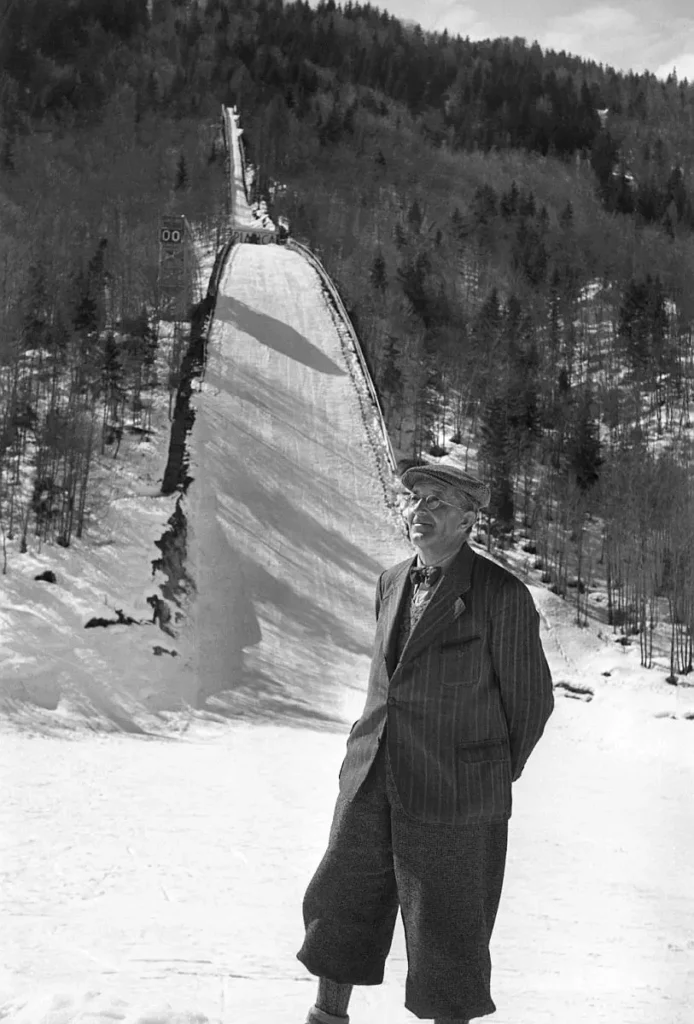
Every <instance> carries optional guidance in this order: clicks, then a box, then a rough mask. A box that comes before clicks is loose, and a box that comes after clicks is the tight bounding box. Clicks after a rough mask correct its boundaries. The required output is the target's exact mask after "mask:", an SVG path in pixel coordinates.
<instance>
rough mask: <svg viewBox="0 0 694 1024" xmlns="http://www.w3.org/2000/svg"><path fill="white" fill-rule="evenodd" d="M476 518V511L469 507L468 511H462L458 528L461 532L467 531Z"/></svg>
mask: <svg viewBox="0 0 694 1024" xmlns="http://www.w3.org/2000/svg"><path fill="white" fill-rule="evenodd" d="M476 519H477V513H476V512H475V511H474V510H473V509H470V511H469V512H465V513H464V515H463V518H462V520H461V523H460V528H461V530H462V531H463V533H467V532H468V531H469V530H471V529H472V527H473V526H474V525H475V520H476Z"/></svg>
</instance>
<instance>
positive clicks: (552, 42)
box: [373, 0, 694, 82]
mask: <svg viewBox="0 0 694 1024" xmlns="http://www.w3.org/2000/svg"><path fill="white" fill-rule="evenodd" d="M373 5H374V6H375V7H379V8H380V9H384V8H385V9H386V10H387V11H389V12H390V13H391V14H394V15H395V16H396V17H397V18H401V19H403V20H409V21H418V22H419V23H420V24H421V25H422V26H423V28H427V29H436V30H438V31H441V32H442V31H443V30H444V28H447V29H448V31H449V32H452V33H454V34H455V33H460V35H461V36H470V38H471V39H486V38H492V39H494V38H497V37H498V36H511V37H512V36H523V37H524V38H525V39H526V40H527V41H528V43H532V42H533V40H534V39H537V41H538V43H539V44H540V46H542V47H543V49H552V50H566V51H567V52H569V53H573V54H575V55H576V56H579V57H586V58H590V59H592V60H595V61H597V62H598V63H602V64H609V65H611V66H612V67H614V68H616V69H617V70H618V71H628V70H630V69H631V70H633V71H646V70H648V71H651V72H653V73H654V74H656V75H658V76H659V77H663V78H666V77H667V75H668V74H669V72H670V71H671V70H672V68H673V65H676V67H677V75H678V78H680V79H682V78H688V79H689V81H690V82H694V4H693V3H692V0H655V2H654V0H624V2H622V3H606V4H601V3H595V2H593V3H585V4H581V2H580V0H475V2H474V3H459V2H457V0H373Z"/></svg>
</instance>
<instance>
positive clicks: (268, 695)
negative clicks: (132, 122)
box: [187, 108, 408, 720]
mask: <svg viewBox="0 0 694 1024" xmlns="http://www.w3.org/2000/svg"><path fill="white" fill-rule="evenodd" d="M223 121H224V126H225V136H226V140H227V152H228V154H229V168H228V172H229V173H228V177H229V182H230V191H231V195H230V207H231V212H232V224H231V229H232V234H231V240H232V246H231V248H230V251H229V255H228V257H227V259H226V262H225V264H224V268H223V271H222V273H221V277H220V281H219V285H218V290H217V299H216V306H215V311H214V319H213V322H212V325H211V330H210V332H209V338H208V344H207V351H208V356H207V365H206V369H205V374H204V381H203V384H202V387H201V390H200V392H199V393H198V395H197V397H196V399H195V427H194V429H193V432H192V436H191V439H190V466H191V469H190V472H191V475H192V476H193V477H194V479H195V483H194V486H193V487H192V488H191V490H190V492H189V500H188V503H187V517H188V529H189V562H188V568H189V572H190V574H191V576H192V578H193V579H194V580H195V585H196V590H197V598H196V600H195V601H194V603H193V616H194V629H195V633H194V635H195V642H194V650H195V652H196V657H197V666H196V671H195V677H196V678H197V680H198V681H199V683H200V686H201V689H202V691H203V694H204V695H208V696H213V695H214V694H215V693H216V692H219V691H225V692H224V694H223V698H222V697H220V698H219V699H220V700H222V702H223V706H224V708H225V709H226V710H227V711H228V712H231V713H236V712H243V714H244V715H248V716H250V717H253V718H256V717H264V716H273V717H276V716H277V715H278V714H279V713H284V714H285V715H289V717H292V716H298V717H299V718H301V717H309V718H317V717H321V716H323V715H325V714H326V711H325V709H326V708H329V709H330V711H329V716H330V717H331V718H333V720H334V719H335V718H337V719H338V720H344V717H345V716H347V717H348V715H349V713H351V711H350V709H351V708H352V707H357V705H359V701H360V700H361V699H362V694H363V686H364V680H365V678H366V677H367V675H368V659H369V655H370V644H371V640H372V632H373V622H372V616H370V613H371V612H372V608H373V595H374V587H375V582H376V579H377V577H378V575H379V574H380V572H381V571H382V570H383V568H385V567H386V565H388V564H392V562H393V561H395V560H397V559H398V558H402V557H405V556H406V555H407V553H408V547H407V545H406V543H405V540H404V536H403V532H402V528H401V526H400V525H399V523H398V519H397V517H396V515H395V513H394V512H393V511H392V510H389V508H388V506H387V504H386V501H387V499H388V493H389V485H390V483H391V481H392V478H393V475H392V470H393V469H394V458H393V453H392V449H391V448H390V443H389V441H388V437H387V432H386V430H385V426H384V424H383V419H382V416H381V413H380V409H379V407H378V403H377V399H376V397H375V393H374V392H373V386H372V384H371V381H370V379H369V377H368V372H367V370H366V367H365V364H364V362H363V358H362V356H361V352H360V349H359V343H358V341H357V339H356V337H355V336H354V332H353V331H352V329H351V326H350V325H349V321H348V318H347V315H346V313H345V312H344V310H343V309H342V307H341V302H340V299H339V296H338V295H337V293H336V291H335V289H334V287H333V286H332V283H331V282H330V281H329V279H328V277H327V274H326V273H325V271H324V270H323V268H322V267H321V266H320V263H319V262H318V260H317V259H316V258H315V257H314V256H313V255H312V254H311V253H310V252H309V251H308V250H306V249H305V248H304V247H303V246H299V245H296V244H295V243H289V244H288V245H278V244H264V243H275V242H276V240H277V232H276V229H275V226H274V225H273V224H272V222H271V221H270V219H269V217H267V215H265V214H264V213H262V212H260V213H257V212H256V211H254V210H253V209H251V207H250V205H249V203H248V199H247V194H246V185H245V170H244V165H243V158H242V154H241V149H240V145H239V128H238V123H237V115H236V114H235V112H234V111H233V110H230V109H228V108H226V109H225V110H224V112H223ZM242 238H248V239H250V240H252V242H253V243H258V244H249V243H247V242H243V241H241V239H242ZM350 694H352V695H353V698H350V696H349V695H350ZM345 702H347V703H348V704H349V709H347V708H344V707H343V704H344V703H345ZM360 710H361V705H359V707H358V710H357V711H356V715H358V714H359V712H360Z"/></svg>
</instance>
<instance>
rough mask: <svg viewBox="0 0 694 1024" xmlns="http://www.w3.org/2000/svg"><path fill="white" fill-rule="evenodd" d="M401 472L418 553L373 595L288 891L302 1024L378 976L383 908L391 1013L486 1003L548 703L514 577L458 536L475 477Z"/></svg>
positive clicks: (525, 604)
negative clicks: (296, 934) (339, 736)
mask: <svg viewBox="0 0 694 1024" xmlns="http://www.w3.org/2000/svg"><path fill="white" fill-rule="evenodd" d="M402 482H403V485H404V486H405V488H406V489H407V491H408V492H409V493H408V495H407V498H406V510H405V516H406V519H407V524H408V528H409V534H410V540H411V541H412V543H413V544H414V547H415V549H416V551H417V555H416V557H415V558H411V559H407V560H406V561H404V562H401V563H400V564H399V565H396V566H394V567H393V568H391V569H388V570H386V572H384V573H383V574H382V575H381V577H380V578H379V580H378V585H377V588H376V620H377V626H376V639H375V647H374V654H373V660H372V665H371V674H370V677H369V686H368V693H367V698H366V704H365V707H364V711H363V712H362V715H361V718H360V719H359V720H358V721H357V722H355V723H354V725H353V726H352V730H351V732H350V735H349V739H348V741H347V751H346V756H345V759H344V762H343V765H342V768H341V770H340V780H339V787H340V791H339V795H338V799H337V804H336V807H335V813H334V817H333V823H332V827H331V831H330V839H329V844H328V849H327V851H326V854H325V856H324V857H323V859H322V861H321V863H320V865H319V867H318V869H317V871H316V873H315V875H314V877H313V879H312V880H311V882H310V884H309V887H308V889H307V892H306V895H305V897H304V905H303V911H304V923H305V926H306V935H305V939H304V943H303V945H302V948H301V950H300V951H299V953H298V954H297V955H298V958H299V959H300V960H301V961H302V963H304V964H305V966H306V967H307V968H308V970H309V971H310V972H311V973H312V974H315V975H316V976H317V977H318V978H319V985H318V996H317V999H316V1003H315V1006H313V1007H312V1008H311V1010H310V1011H309V1015H308V1019H307V1024H348V1022H349V1017H348V1016H347V1008H348V1004H349V999H350V995H351V992H352V987H353V986H354V985H378V984H380V983H381V981H382V980H383V971H384V965H385V960H386V957H387V955H388V952H389V950H390V945H391V941H392V936H393V930H394V926H395V920H396V917H397V911H398V908H400V910H401V913H402V918H403V925H404V929H405V938H406V945H407V960H408V974H407V982H406V993H405V1005H406V1007H407V1008H408V1009H409V1010H410V1011H411V1012H412V1013H414V1014H415V1016H417V1017H419V1018H420V1019H433V1020H435V1021H436V1022H437V1024H467V1022H469V1021H470V1019H471V1018H473V1017H482V1016H485V1015H487V1014H490V1013H493V1012H494V1011H495V1009H496V1007H495V1005H494V1003H493V1001H492V998H491V994H490V977H491V960H490V956H489V942H490V939H491V934H492V928H493V926H494V920H495V917H496V912H497V908H498V904H499V899H500V896H501V887H502V882H503V875H504V867H505V861H506V842H507V833H508V819H509V817H510V815H511V785H512V782H515V781H516V780H517V779H518V778H519V777H520V774H521V772H522V770H523V766H524V765H525V763H526V761H527V759H528V757H529V755H530V753H531V752H532V750H533V747H534V746H535V744H536V743H537V742H538V740H539V739H540V736H541V735H542V732H543V729H544V726H545V723H546V722H547V719H548V718H549V716H550V714H551V713H552V709H553V696H552V681H551V677H550V672H549V668H548V666H547V662H546V659H545V656H544V653H543V650H542V645H541V642H540V635H539V619H538V614H537V611H536V610H535V606H534V603H533V600H532V597H531V595H530V593H529V591H528V589H527V587H526V586H525V585H524V584H523V583H521V581H520V580H519V579H517V577H515V576H514V575H513V574H512V573H510V572H508V571H507V570H506V569H503V568H501V567H500V566H498V565H496V564H495V563H493V562H492V561H490V560H489V559H487V558H484V557H481V556H479V555H477V554H476V553H475V552H473V550H472V549H471V547H470V545H469V543H468V540H469V536H470V531H471V529H472V526H473V524H474V522H475V519H476V517H477V512H478V510H479V509H480V508H483V507H484V506H485V505H486V504H487V503H488V501H489V491H488V488H487V487H486V486H485V485H484V484H483V483H481V482H480V481H479V480H477V479H476V478H475V477H472V476H470V475H469V474H467V473H465V472H464V471H463V470H462V469H459V468H458V467H457V466H452V465H445V466H444V465H442V464H438V465H428V466H415V467H412V468H410V469H408V470H407V471H406V472H405V473H404V474H403V477H402Z"/></svg>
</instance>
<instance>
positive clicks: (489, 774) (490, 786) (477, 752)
mask: <svg viewBox="0 0 694 1024" xmlns="http://www.w3.org/2000/svg"><path fill="white" fill-rule="evenodd" d="M457 775H458V779H457V781H458V806H459V810H460V812H461V814H462V815H463V816H464V818H465V819H466V820H467V821H469V822H476V821H477V822H483V821H506V820H507V819H508V818H510V816H511V806H512V800H511V762H510V755H509V749H508V744H507V743H506V741H505V740H486V741H484V742H482V743H470V744H468V745H467V746H464V747H462V746H461V747H459V748H458V765H457Z"/></svg>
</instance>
